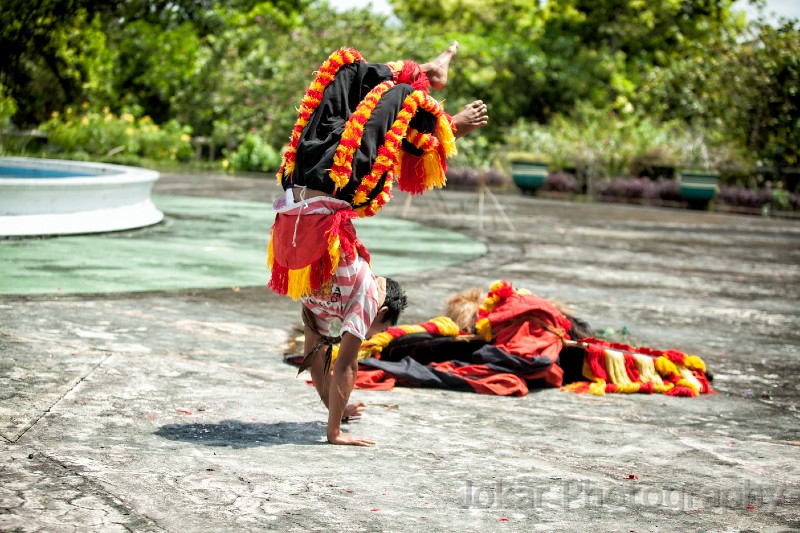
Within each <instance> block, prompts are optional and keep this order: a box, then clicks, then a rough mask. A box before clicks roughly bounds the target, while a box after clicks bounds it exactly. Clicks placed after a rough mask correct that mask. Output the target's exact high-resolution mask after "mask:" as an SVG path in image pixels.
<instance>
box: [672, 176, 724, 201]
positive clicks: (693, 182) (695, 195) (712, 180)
mask: <svg viewBox="0 0 800 533" xmlns="http://www.w3.org/2000/svg"><path fill="white" fill-rule="evenodd" d="M679 178H680V189H681V197H682V198H683V199H684V200H686V201H687V202H688V203H689V206H690V207H696V208H704V207H706V206H708V203H709V202H710V201H711V200H712V199H713V198H714V196H716V194H717V191H718V190H719V172H714V171H709V170H682V171H681V172H680V174H679Z"/></svg>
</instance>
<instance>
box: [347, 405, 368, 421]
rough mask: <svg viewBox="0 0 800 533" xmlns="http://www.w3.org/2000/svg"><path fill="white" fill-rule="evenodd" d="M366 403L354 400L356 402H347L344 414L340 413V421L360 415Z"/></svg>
mask: <svg viewBox="0 0 800 533" xmlns="http://www.w3.org/2000/svg"><path fill="white" fill-rule="evenodd" d="M366 407H367V404H365V403H364V402H356V403H349V404H347V406H346V407H345V408H344V414H343V415H342V421H346V420H349V419H351V418H356V417H359V416H361V414H362V413H363V412H364V409H366Z"/></svg>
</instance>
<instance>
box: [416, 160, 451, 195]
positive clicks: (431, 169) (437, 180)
mask: <svg viewBox="0 0 800 533" xmlns="http://www.w3.org/2000/svg"><path fill="white" fill-rule="evenodd" d="M422 168H423V169H424V172H425V174H424V180H425V181H424V183H425V189H427V190H430V189H433V188H434V187H436V188H438V189H441V188H442V187H444V184H445V183H446V182H447V176H446V175H445V173H444V168H442V162H441V161H439V154H438V152H436V151H435V150H431V151H429V152H424V153H423V155H422Z"/></svg>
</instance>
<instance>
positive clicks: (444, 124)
mask: <svg viewBox="0 0 800 533" xmlns="http://www.w3.org/2000/svg"><path fill="white" fill-rule="evenodd" d="M435 135H436V138H437V139H439V142H440V143H442V146H444V155H445V156H446V157H452V156H454V155H458V149H457V148H456V138H455V135H453V128H451V127H450V121H449V120H447V117H446V116H445V115H444V113H442V114H441V115H440V116H439V122H438V123H437V124H436V133H435Z"/></svg>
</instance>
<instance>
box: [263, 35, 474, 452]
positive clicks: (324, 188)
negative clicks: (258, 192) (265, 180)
mask: <svg viewBox="0 0 800 533" xmlns="http://www.w3.org/2000/svg"><path fill="white" fill-rule="evenodd" d="M457 49H458V43H455V42H454V43H453V44H452V45H451V46H450V47H449V48H448V49H447V50H445V51H444V52H442V54H440V55H439V56H438V57H436V58H435V59H434V60H432V61H430V62H428V63H425V64H423V65H418V64H416V63H414V62H412V61H396V62H392V63H389V64H387V65H384V64H378V63H367V62H366V61H364V60H363V59H362V58H361V55H360V53H359V52H357V51H355V50H353V49H347V48H343V49H341V50H338V51H337V52H334V53H333V54H332V55H331V56H330V57H329V58H328V60H327V61H326V62H325V63H323V65H322V66H321V67H320V70H319V74H318V76H317V78H316V79H315V80H314V82H313V83H312V84H311V86H310V87H309V88H308V90H307V91H306V95H305V98H304V100H303V102H302V105H301V107H300V114H299V117H298V120H297V123H296V124H295V128H294V130H293V132H292V136H291V139H290V143H289V147H288V149H287V150H286V153H285V154H284V157H283V164H282V165H281V169H280V170H279V172H278V179H279V181H280V183H281V186H282V187H283V189H284V190H285V194H284V196H282V197H281V198H279V199H278V200H277V201H276V202H275V204H274V206H273V207H274V209H275V210H276V212H277V216H276V219H275V224H274V226H273V228H272V233H271V236H270V245H269V246H270V248H269V265H270V268H271V271H272V277H271V280H270V284H269V286H270V287H271V288H272V289H273V290H274V291H275V292H277V293H278V294H282V295H288V296H291V297H292V298H294V299H300V300H301V302H302V304H303V322H304V330H305V350H304V355H305V357H304V360H303V364H302V365H301V367H300V371H301V372H302V371H303V370H305V369H306V368H308V369H310V371H311V375H312V379H313V382H314V386H315V387H316V390H317V393H318V394H319V396H320V398H321V400H322V401H323V403H324V404H325V406H326V407H327V408H328V430H327V438H328V442H330V443H332V444H351V445H360V446H368V445H371V444H374V441H373V440H370V439H366V438H363V437H356V436H353V435H349V434H346V433H342V431H341V422H342V419H343V418H348V417H355V416H360V415H361V413H362V411H363V410H364V407H365V405H364V403H363V402H358V403H356V404H351V405H348V404H347V402H348V399H349V397H350V393H351V392H352V390H353V384H354V381H355V377H356V374H357V372H358V361H357V355H358V349H359V346H360V344H361V342H362V341H363V340H364V339H365V338H368V337H369V336H371V335H373V334H375V333H378V332H380V331H384V330H386V329H387V328H388V327H389V326H391V325H395V324H396V323H397V321H398V318H399V316H400V313H401V312H402V311H403V309H405V307H406V305H407V301H406V296H405V293H404V292H403V290H402V289H401V288H400V286H399V285H398V284H397V283H396V282H395V281H394V280H391V279H384V278H380V277H376V276H375V275H374V274H373V273H372V270H371V269H370V266H369V253H368V252H367V250H366V248H365V247H364V245H363V244H362V243H361V242H360V241H359V240H358V237H357V236H356V232H355V229H354V227H353V224H352V219H353V218H355V217H357V216H372V215H374V214H375V213H376V212H377V211H378V210H379V209H380V208H381V207H382V206H383V204H384V203H386V202H387V201H388V200H389V198H390V197H391V188H392V183H393V182H394V181H395V180H397V182H398V185H399V187H400V189H401V190H404V191H408V192H410V193H412V194H419V193H422V192H424V191H425V190H428V189H431V188H433V187H441V186H443V185H444V183H445V170H446V157H448V156H450V155H453V154H454V153H455V139H456V138H459V137H462V136H464V135H466V134H468V133H470V132H472V131H474V130H476V129H478V128H480V127H481V126H484V125H485V124H486V123H487V122H488V112H487V108H486V105H485V104H484V103H483V102H482V101H480V100H477V101H475V102H472V103H471V104H468V105H466V106H464V108H463V109H462V111H461V112H459V113H458V114H456V115H455V116H452V117H451V116H449V115H447V114H446V113H445V112H444V110H443V109H442V107H441V105H440V104H439V103H438V102H437V101H436V100H435V99H433V98H432V97H430V95H429V94H428V88H429V87H433V88H434V89H436V90H439V89H442V88H444V87H445V85H446V84H447V77H448V69H449V66H450V62H451V60H452V59H453V57H454V56H455V54H456V52H457ZM334 320H339V321H341V323H342V326H341V337H340V338H333V337H331V336H330V333H331V323H332V322H333V321H334ZM339 341H340V342H341V344H340V346H339V353H338V357H337V358H336V361H335V363H334V364H333V365H332V366H333V368H332V369H331V368H330V366H331V364H330V360H331V347H332V346H333V344H335V343H336V342H339ZM326 348H327V349H326Z"/></svg>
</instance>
